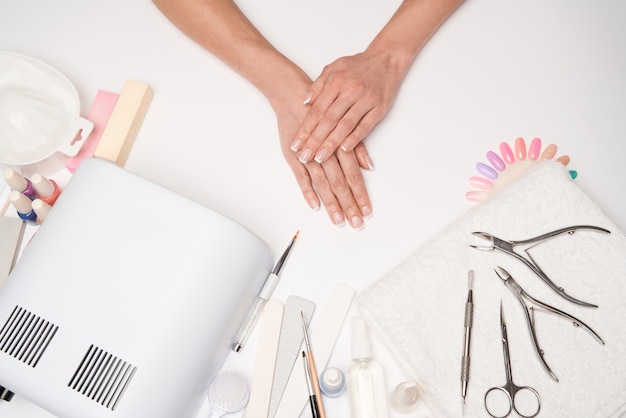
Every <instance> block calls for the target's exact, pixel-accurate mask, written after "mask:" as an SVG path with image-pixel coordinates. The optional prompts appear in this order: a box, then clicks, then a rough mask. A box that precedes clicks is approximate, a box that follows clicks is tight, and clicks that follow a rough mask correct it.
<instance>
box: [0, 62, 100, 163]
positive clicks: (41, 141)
mask: <svg viewBox="0 0 626 418" xmlns="http://www.w3.org/2000/svg"><path fill="white" fill-rule="evenodd" d="M0 68H1V69H2V71H1V72H2V77H0V91H1V92H2V94H0V138H1V140H0V165H3V166H7V167H18V166H25V165H31V164H35V163H38V162H41V161H43V160H45V159H46V158H48V157H50V156H52V155H53V154H55V153H56V152H60V153H61V154H64V155H66V156H73V155H76V153H77V152H78V150H79V149H80V147H81V146H82V144H83V142H84V140H85V139H86V138H87V137H88V136H89V134H90V133H91V131H92V130H93V123H92V122H90V121H88V120H87V119H84V118H82V117H80V101H79V97H78V92H77V91H76V88H75V87H74V85H73V84H72V83H71V81H70V80H69V79H68V78H67V77H65V76H64V75H63V74H61V73H60V72H59V71H57V70H56V69H55V68H53V67H51V66H50V65H48V64H46V63H45V62H42V61H39V60H37V59H35V58H32V57H29V56H26V55H21V54H16V53H13V52H0Z"/></svg>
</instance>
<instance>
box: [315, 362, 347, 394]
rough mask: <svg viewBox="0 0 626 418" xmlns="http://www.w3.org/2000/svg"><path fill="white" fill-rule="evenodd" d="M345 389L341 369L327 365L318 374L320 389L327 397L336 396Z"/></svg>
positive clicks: (344, 380)
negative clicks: (327, 366)
mask: <svg viewBox="0 0 626 418" xmlns="http://www.w3.org/2000/svg"><path fill="white" fill-rule="evenodd" d="M345 389H346V379H345V377H344V376H343V373H342V372H341V370H339V369H338V368H336V367H329V368H328V369H326V370H324V371H323V372H322V374H321V376H320V390H321V391H322V393H323V394H324V395H326V396H328V397H329V398H336V397H337V396H339V395H341V394H342V393H343V392H344V390H345Z"/></svg>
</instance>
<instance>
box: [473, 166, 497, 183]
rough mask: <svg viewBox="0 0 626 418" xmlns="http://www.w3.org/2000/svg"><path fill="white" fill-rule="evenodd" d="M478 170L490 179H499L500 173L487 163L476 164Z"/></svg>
mask: <svg viewBox="0 0 626 418" xmlns="http://www.w3.org/2000/svg"><path fill="white" fill-rule="evenodd" d="M476 170H478V172H479V173H480V174H482V175H483V176H485V177H487V178H488V179H491V180H495V179H497V178H498V172H497V171H496V170H494V169H493V168H491V167H489V166H488V165H487V164H485V163H478V164H476Z"/></svg>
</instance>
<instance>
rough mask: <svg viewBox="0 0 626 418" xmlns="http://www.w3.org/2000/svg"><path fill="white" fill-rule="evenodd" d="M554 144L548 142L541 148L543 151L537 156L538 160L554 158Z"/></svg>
mask: <svg viewBox="0 0 626 418" xmlns="http://www.w3.org/2000/svg"><path fill="white" fill-rule="evenodd" d="M556 151H557V148H556V145H554V144H550V145H548V146H547V147H546V149H544V150H543V152H542V153H541V156H540V157H539V159H540V160H551V159H553V158H554V156H555V155H556Z"/></svg>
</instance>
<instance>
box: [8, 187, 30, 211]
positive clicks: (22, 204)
mask: <svg viewBox="0 0 626 418" xmlns="http://www.w3.org/2000/svg"><path fill="white" fill-rule="evenodd" d="M9 200H10V201H11V203H12V204H13V206H15V209H16V210H17V211H18V212H19V213H22V214H27V213H30V212H31V211H32V210H33V206H32V201H31V200H30V199H29V198H27V197H26V196H24V195H23V194H22V193H20V192H18V191H17V190H12V191H11V193H9Z"/></svg>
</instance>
